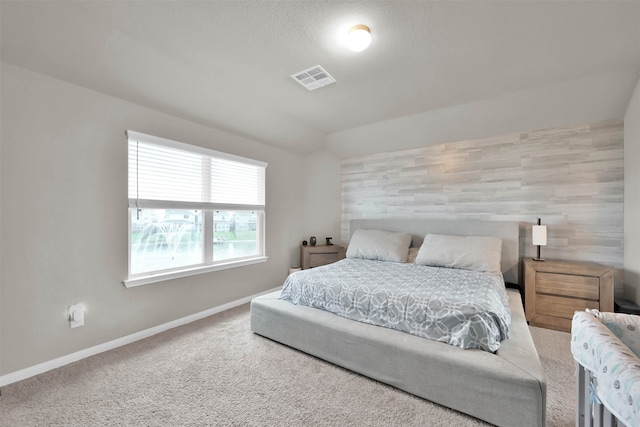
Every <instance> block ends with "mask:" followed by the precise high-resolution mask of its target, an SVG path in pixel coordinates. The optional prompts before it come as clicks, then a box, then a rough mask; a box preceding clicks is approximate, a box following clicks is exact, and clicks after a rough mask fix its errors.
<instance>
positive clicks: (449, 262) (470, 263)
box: [416, 234, 502, 273]
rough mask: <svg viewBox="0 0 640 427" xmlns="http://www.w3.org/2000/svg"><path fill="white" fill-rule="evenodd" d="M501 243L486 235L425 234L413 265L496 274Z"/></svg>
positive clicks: (498, 270)
mask: <svg viewBox="0 0 640 427" xmlns="http://www.w3.org/2000/svg"><path fill="white" fill-rule="evenodd" d="M501 257H502V240H501V239H499V238H497V237H489V236H448V235H442V234H428V235H427V236H426V237H425V238H424V242H423V243H422V246H420V250H419V251H418V256H417V257H416V264H420V265H430V266H435V267H451V268H462V269H465V270H475V271H491V272H497V273H499V272H500V271H501V269H500V260H501Z"/></svg>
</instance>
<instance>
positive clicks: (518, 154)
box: [341, 119, 624, 293]
mask: <svg viewBox="0 0 640 427" xmlns="http://www.w3.org/2000/svg"><path fill="white" fill-rule="evenodd" d="M623 155H624V144H623V121H622V119H620V120H606V121H600V122H594V123H588V124H582V125H575V126H567V127H562V128H554V129H544V130H538V131H532V132H522V133H515V134H509V135H503V136H497V137H492V138H486V139H479V140H471V141H460V142H453V143H444V144H439V145H429V146H425V147H421V148H416V149H411V150H403V151H396V152H388V153H379V154H372V155H366V156H360V157H352V158H347V159H343V160H342V172H341V175H342V240H343V241H348V240H349V235H350V234H349V221H350V220H351V219H352V218H414V219H415V218H450V219H465V218H468V219H483V220H496V221H501V220H502V221H520V222H521V224H522V225H521V227H522V229H521V235H522V236H523V247H522V248H521V253H522V254H525V255H526V256H532V255H534V254H535V247H534V246H533V245H532V244H531V225H533V223H535V222H536V221H537V218H541V219H542V223H543V224H546V225H547V233H548V244H547V246H546V247H542V256H543V257H544V258H548V259H564V260H577V261H592V262H598V263H601V264H605V265H608V266H611V267H614V268H616V270H617V274H616V277H617V280H616V282H617V284H616V293H618V292H620V293H621V292H622V282H621V278H622V267H623V255H624V254H623V248H624V246H623V238H624V229H623V227H624V222H623V194H624V158H623Z"/></svg>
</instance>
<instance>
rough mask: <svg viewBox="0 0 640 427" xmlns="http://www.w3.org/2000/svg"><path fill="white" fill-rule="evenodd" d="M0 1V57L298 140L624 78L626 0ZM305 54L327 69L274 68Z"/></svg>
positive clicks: (623, 101)
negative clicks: (308, 79)
mask: <svg viewBox="0 0 640 427" xmlns="http://www.w3.org/2000/svg"><path fill="white" fill-rule="evenodd" d="M0 14H1V26H2V28H1V42H2V45H1V48H2V60H3V61H5V62H8V63H11V64H14V65H17V66H20V67H24V68H27V69H30V70H33V71H36V72H39V73H42V74H46V75H50V76H53V77H55V78H58V79H61V80H64V81H67V82H71V83H74V84H77V85H80V86H83V87H87V88H90V89H92V90H96V91H99V92H102V93H105V94H108V95H112V96H115V97H118V98H121V99H124V100H127V101H130V102H133V103H136V104H140V105H143V106H147V107H150V108H153V109H156V110H159V111H162V112H166V113H168V114H171V115H174V116H177V117H181V118H184V119H188V120H191V121H193V122H197V123H200V124H204V125H207V126H210V127H214V128H217V129H222V130H226V131H229V132H232V133H234V134H238V135H241V136H244V137H248V138H251V139H253V140H257V141H260V142H263V143H266V144H269V145H272V146H274V147H279V148H282V149H285V150H289V151H293V152H296V153H301V154H306V153H311V152H313V151H315V150H319V149H322V148H325V147H327V144H328V142H331V141H334V142H335V141H336V138H337V140H340V138H339V136H341V135H343V136H345V135H348V137H349V138H351V139H358V138H360V139H363V138H365V135H367V133H361V134H360V135H359V134H358V130H359V129H370V130H371V129H376V128H371V126H372V125H376V124H377V125H379V124H381V123H397V120H398V119H400V118H411V117H413V118H414V121H416V122H417V121H420V122H422V123H426V122H428V121H429V120H430V118H431V120H433V119H434V118H436V117H439V116H438V114H441V112H442V111H453V110H451V109H455V108H457V107H456V106H461V105H477V106H478V107H477V110H478V111H480V110H482V105H489V104H483V102H486V100H492V99H493V100H499V99H509V97H510V96H512V94H529V95H528V96H529V97H530V98H532V97H535V95H532V94H535V93H546V92H545V90H546V91H547V92H548V93H549V94H550V96H551V94H554V93H555V94H561V93H562V91H561V89H560V88H564V87H565V86H566V85H568V84H570V83H571V82H577V81H584V82H591V83H589V85H590V86H591V87H593V85H594V84H595V83H594V82H595V81H597V82H599V83H598V84H600V85H602V86H603V89H602V93H603V95H602V97H605V98H608V99H603V100H602V101H601V104H602V105H606V106H607V108H608V109H609V110H610V111H609V110H608V111H607V112H606V113H603V112H597V113H593V114H600V115H601V116H603V115H612V114H618V113H619V111H622V112H624V109H625V108H626V105H627V103H628V101H629V98H630V97H631V92H632V90H633V87H635V84H636V83H637V81H638V76H640V1H622V2H616V1H566V2H561V1H523V0H511V1H403V0H395V1H320V0H289V1H284V0H282V1H269V0H263V1H179V0H174V1H135V0H133V1H55V0H49V1H27V0H22V1H7V0H2V3H1V10H0ZM358 23H362V24H366V25H368V26H369V27H370V28H371V34H372V42H371V45H370V47H369V48H368V49H367V50H365V51H363V52H359V53H354V52H351V51H350V50H348V49H347V48H346V47H345V46H344V45H343V44H341V43H340V42H339V36H338V35H339V34H344V33H345V32H346V30H347V29H348V28H349V27H350V26H352V25H354V24H358ZM314 65H321V66H323V67H324V68H325V69H326V70H327V71H328V72H329V73H331V74H332V75H333V77H335V78H336V80H337V83H335V84H333V85H330V86H326V87H324V88H321V89H318V90H315V91H312V92H309V91H307V90H306V89H305V88H303V87H302V86H301V85H299V84H298V83H296V82H295V81H294V80H293V79H292V78H291V77H290V75H291V74H294V73H296V72H298V71H302V70H304V69H306V68H309V67H312V66H314ZM595 76H608V77H607V78H604V77H603V78H600V79H599V80H598V79H597V77H595ZM589 79H591V80H589ZM594 79H596V80H594ZM587 87H589V86H587ZM545 88H546V89H545ZM612 89H613V90H612ZM575 91H576V92H580V91H579V90H577V89H576V90H575ZM582 92H584V90H582ZM523 96H524V95H523ZM558 96H559V95H558ZM565 98H566V97H565ZM572 98H576V99H575V104H576V105H575V106H573V107H572V106H571V105H569V104H567V106H566V108H565V109H566V110H567V111H569V110H571V108H574V110H575V109H577V110H579V109H580V108H583V107H581V105H578V104H582V105H584V104H585V102H584V100H583V99H580V98H579V97H572ZM609 98H610V99H609ZM596 104H597V102H596ZM496 105H497V104H496ZM505 105H506V104H505ZM496 108H497V107H496ZM592 108H595V107H592ZM505 109H508V108H505ZM539 109H540V110H541V111H540V112H539V113H535V112H532V113H531V114H533V115H535V114H543V110H545V107H544V104H541V105H540V108H539ZM546 110H548V108H547V109H546ZM496 111H497V110H496ZM602 118H606V117H602ZM567 119H568V120H571V119H573V118H567ZM403 120H404V119H403ZM405 123H409V122H408V121H406V122H405ZM536 124H537V123H536ZM518 125H519V126H527V124H524V123H523V124H520V123H518ZM532 125H533V124H532ZM505 129H506V128H505ZM493 131H496V130H493ZM369 133H372V132H371V131H369ZM479 133H481V132H479ZM342 139H344V140H345V141H346V140H347V138H346V137H345V138H342ZM387 139H388V138H387ZM417 139H420V138H419V137H418V138H417ZM427 139H428V138H427ZM445 139H446V138H445ZM347 142H348V141H347ZM336 145H338V144H333V146H331V148H333V149H335V150H334V151H338V152H340V147H339V146H338V147H336ZM378 149H385V148H384V146H381V148H378ZM364 151H366V149H365V150H364ZM345 153H348V150H347V151H345V152H343V153H341V154H345Z"/></svg>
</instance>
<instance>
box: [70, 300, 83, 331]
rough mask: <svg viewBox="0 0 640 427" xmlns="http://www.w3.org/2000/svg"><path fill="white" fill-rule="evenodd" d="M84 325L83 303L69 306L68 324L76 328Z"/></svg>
mask: <svg viewBox="0 0 640 427" xmlns="http://www.w3.org/2000/svg"><path fill="white" fill-rule="evenodd" d="M83 325H84V305H82V304H74V305H72V306H70V307H69V326H70V327H71V328H77V327H78V326H83Z"/></svg>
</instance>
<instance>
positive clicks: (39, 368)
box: [0, 287, 280, 387]
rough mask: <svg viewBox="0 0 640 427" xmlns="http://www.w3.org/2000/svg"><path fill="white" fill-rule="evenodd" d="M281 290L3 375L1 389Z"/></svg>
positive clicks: (232, 303) (221, 306) (242, 299)
mask: <svg viewBox="0 0 640 427" xmlns="http://www.w3.org/2000/svg"><path fill="white" fill-rule="evenodd" d="M279 289H280V288H279V287H278V288H274V289H271V290H268V291H265V292H261V293H259V294H255V295H251V296H248V297H245V298H241V299H239V300H236V301H231V302H229V303H226V304H223V305H220V306H217V307H213V308H210V309H208V310H205V311H201V312H199V313H195V314H192V315H190V316H186V317H183V318H181V319H176V320H173V321H171V322H167V323H164V324H162V325H158V326H154V327H153V328H149V329H145V330H144V331H140V332H136V333H134V334H131V335H127V336H125V337H122V338H117V339H115V340H112V341H109V342H106V343H103V344H98V345H96V346H93V347H89V348H86V349H84V350H80V351H76V352H75V353H71V354H68V355H66V356H62V357H58V358H56V359H53V360H49V361H47V362H43V363H38V364H37V365H34V366H31V367H29V368H24V369H20V370H19V371H15V372H11V373H9V374H6V375H2V376H0V387H2V386H5V385H9V384H11V383H15V382H17V381H22V380H25V379H27V378H31V377H34V376H36V375H39V374H42V373H44V372H47V371H50V370H52V369H56V368H59V367H61V366H64V365H68V364H70V363H73V362H77V361H78V360H81V359H84V358H87V357H90V356H94V355H96V354H99V353H103V352H105V351H109V350H113V349H114V348H118V347H121V346H123V345H127V344H131V343H132V342H136V341H139V340H141V339H144V338H148V337H150V336H153V335H156V334H159V333H160V332H164V331H166V330H168V329H172V328H175V327H177V326H182V325H186V324H187V323H191V322H195V321H196V320H200V319H204V318H205V317H208V316H211V315H213V314H216V313H220V312H223V311H225V310H229V309H231V308H234V307H238V306H240V305H242V304H246V303H248V302H250V301H251V300H252V299H253V298H255V297H257V296H260V295H264V294H268V293H270V292H274V291H277V290H279Z"/></svg>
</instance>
